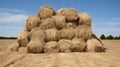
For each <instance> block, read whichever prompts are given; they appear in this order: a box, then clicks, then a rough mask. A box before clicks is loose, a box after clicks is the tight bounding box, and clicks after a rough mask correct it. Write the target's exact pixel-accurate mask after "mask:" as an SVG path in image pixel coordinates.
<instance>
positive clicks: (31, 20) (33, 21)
mask: <svg viewBox="0 0 120 67" xmlns="http://www.w3.org/2000/svg"><path fill="white" fill-rule="evenodd" d="M39 24H40V18H39V17H37V16H29V17H28V18H27V20H26V29H27V30H28V31H31V30H32V29H33V28H35V27H38V26H39Z"/></svg>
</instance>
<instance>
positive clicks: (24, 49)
mask: <svg viewBox="0 0 120 67" xmlns="http://www.w3.org/2000/svg"><path fill="white" fill-rule="evenodd" d="M19 52H20V53H27V52H28V50H27V47H20V48H19Z"/></svg>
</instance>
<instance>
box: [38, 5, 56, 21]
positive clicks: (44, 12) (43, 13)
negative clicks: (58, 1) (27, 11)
mask: <svg viewBox="0 0 120 67" xmlns="http://www.w3.org/2000/svg"><path fill="white" fill-rule="evenodd" d="M54 14H55V10H54V9H53V8H52V7H51V6H43V7H41V8H40V10H39V12H38V16H39V17H40V18H41V19H45V18H50V17H52V16H53V15H54Z"/></svg>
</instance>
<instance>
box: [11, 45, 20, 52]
mask: <svg viewBox="0 0 120 67" xmlns="http://www.w3.org/2000/svg"><path fill="white" fill-rule="evenodd" d="M19 47H20V46H19V44H18V43H13V44H12V45H11V46H10V47H9V49H10V51H11V52H17V51H18V49H19Z"/></svg>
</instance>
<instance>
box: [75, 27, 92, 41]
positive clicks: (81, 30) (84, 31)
mask: <svg viewBox="0 0 120 67" xmlns="http://www.w3.org/2000/svg"><path fill="white" fill-rule="evenodd" d="M75 32H76V37H77V38H81V39H82V40H85V41H86V40H87V39H89V38H90V37H91V35H92V30H91V28H90V27H88V26H86V25H79V26H78V27H77V28H76V29H75Z"/></svg>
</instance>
